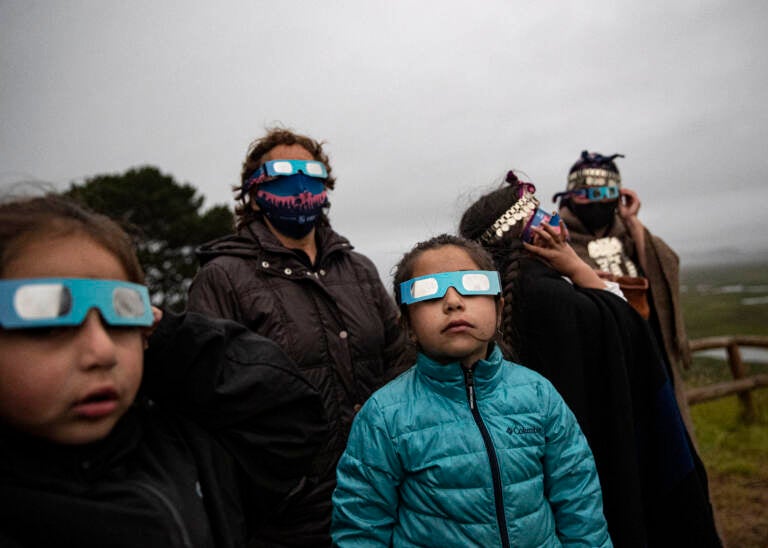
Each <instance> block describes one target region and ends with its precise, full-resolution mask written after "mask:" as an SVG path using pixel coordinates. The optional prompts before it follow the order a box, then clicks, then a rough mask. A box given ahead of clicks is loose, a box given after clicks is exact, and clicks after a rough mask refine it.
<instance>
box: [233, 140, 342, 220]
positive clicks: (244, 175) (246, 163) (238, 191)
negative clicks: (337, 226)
mask: <svg viewBox="0 0 768 548" xmlns="http://www.w3.org/2000/svg"><path fill="white" fill-rule="evenodd" d="M324 144H325V143H324V142H322V141H316V140H315V139H312V138H311V137H308V136H307V135H302V134H300V133H296V132H294V131H293V130H290V129H287V128H282V127H271V128H267V133H266V135H264V136H263V137H260V138H259V139H256V140H254V141H252V142H251V144H250V145H248V152H247V153H246V155H245V160H243V166H242V169H241V170H240V184H239V185H235V186H234V187H232V191H233V192H234V193H235V195H236V199H239V200H240V203H238V204H237V205H236V206H235V216H236V218H237V222H236V224H237V228H240V227H242V226H244V225H247V224H248V223H250V222H251V221H252V220H254V219H255V218H258V217H260V216H261V212H259V211H254V210H253V209H252V208H251V206H250V204H249V203H248V200H247V198H246V197H245V196H242V197H241V195H242V190H243V185H244V184H245V182H246V181H247V180H248V177H249V176H250V175H251V174H252V173H253V172H254V171H256V170H257V169H259V168H260V167H261V165H262V164H263V163H264V156H266V155H267V153H268V152H269V151H270V150H272V149H273V148H275V147H277V146H279V145H285V146H291V145H299V146H300V147H302V148H303V149H305V150H306V151H307V152H309V153H310V154H311V155H312V157H313V158H314V159H315V160H317V161H318V162H322V163H323V164H325V169H326V170H327V172H328V178H327V179H326V180H325V181H324V182H325V187H326V188H327V189H328V190H333V189H334V188H335V186H336V178H335V177H333V175H331V171H332V168H331V164H330V161H329V160H328V155H327V154H326V153H325V151H324V150H323V145H324ZM319 224H322V225H327V224H329V223H328V217H327V215H326V214H325V213H323V214H322V216H321V217H320V220H319Z"/></svg>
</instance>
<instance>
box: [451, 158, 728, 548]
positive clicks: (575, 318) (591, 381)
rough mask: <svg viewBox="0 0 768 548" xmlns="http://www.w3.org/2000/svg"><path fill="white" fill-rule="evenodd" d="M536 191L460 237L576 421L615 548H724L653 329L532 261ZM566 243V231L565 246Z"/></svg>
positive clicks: (472, 217)
mask: <svg viewBox="0 0 768 548" xmlns="http://www.w3.org/2000/svg"><path fill="white" fill-rule="evenodd" d="M534 191H535V188H534V187H533V185H530V184H529V183H521V182H520V181H519V180H518V178H517V176H516V175H515V174H514V173H513V172H512V171H510V172H509V173H508V174H507V177H506V183H504V184H503V185H502V186H501V187H500V188H498V189H496V190H494V191H492V192H489V193H487V194H485V195H484V196H482V197H481V198H480V199H478V200H477V201H476V202H475V203H474V204H472V205H471V206H470V207H469V208H468V209H467V210H466V211H465V212H464V215H463V217H462V219H461V223H460V228H459V232H460V233H461V235H462V236H464V237H466V238H471V239H475V240H478V241H480V242H481V243H482V244H483V245H484V247H485V248H486V249H487V250H488V251H489V252H490V253H491V254H492V256H493V257H494V262H495V264H496V268H497V269H498V270H499V272H500V273H501V276H502V287H503V297H504V302H505V306H504V311H503V318H502V331H503V340H504V343H505V344H506V346H507V347H509V348H510V349H511V351H512V352H513V353H514V355H515V356H516V357H517V359H518V360H517V361H519V363H521V364H523V365H525V366H527V367H529V368H531V369H534V370H535V371H538V372H540V373H541V374H543V375H544V376H545V377H547V378H548V379H549V380H550V381H552V383H553V384H554V385H555V387H556V388H557V389H558V391H559V392H560V393H561V394H562V395H563V398H564V399H565V401H566V403H567V404H568V405H569V406H570V407H571V409H572V410H573V412H574V414H575V415H576V417H577V419H578V421H579V424H580V425H581V428H582V430H583V431H584V434H585V435H586V437H587V440H588V441H589V444H590V446H591V448H592V452H593V454H594V457H595V463H596V465H597V471H598V474H599V476H600V483H601V486H602V489H603V503H604V510H605V517H606V521H607V522H608V530H609V532H610V534H611V538H612V539H613V542H614V544H615V545H616V546H668V545H669V546H681V545H691V546H694V545H695V546H719V545H720V541H719V539H718V536H717V533H716V531H715V527H714V519H713V516H712V509H711V506H710V503H709V499H708V494H707V482H706V475H705V472H704V468H703V465H702V463H701V461H700V459H699V458H698V455H697V454H696V452H695V449H694V447H693V445H692V444H691V442H690V438H689V437H688V435H687V432H686V430H685V427H684V425H683V422H682V419H681V416H680V411H679V409H678V407H677V405H676V402H675V398H674V392H673V390H672V387H671V384H670V382H669V379H668V377H667V375H666V372H665V368H664V364H663V358H662V356H661V354H660V352H659V350H658V348H657V347H656V345H655V342H654V338H653V336H652V334H651V332H650V329H649V327H648V324H647V322H646V321H645V320H644V319H643V318H642V317H641V316H640V315H639V314H638V313H637V312H635V310H634V309H632V308H631V307H630V306H629V304H628V303H627V302H626V301H624V300H622V299H620V298H617V296H616V295H614V294H612V293H611V292H610V291H605V290H603V289H596V288H594V286H593V287H580V286H579V285H578V284H574V283H573V282H572V281H571V280H569V279H565V278H563V276H561V274H562V272H560V271H558V270H555V269H554V268H553V267H552V266H551V265H550V264H548V263H547V262H546V261H545V260H542V259H540V258H539V257H538V256H537V255H535V254H533V253H529V252H528V251H535V250H534V249H533V247H532V246H530V245H528V244H525V243H524V242H523V238H525V237H526V236H527V234H528V233H527V231H526V228H527V225H528V223H529V222H530V220H531V219H532V218H533V216H534V213H535V211H536V209H537V207H538V200H536V198H535V196H534V195H533V192H534ZM523 202H530V203H532V204H534V205H533V207H526V208H521V206H520V205H519V204H522V203H523ZM509 211H514V213H513V214H512V216H511V218H510V217H509V216H508V214H507V212H509ZM505 218H506V219H508V220H504V219H505ZM505 226H506V228H505ZM539 232H541V231H540V230H539ZM551 232H552V234H554V231H551ZM566 234H567V228H566V227H565V225H561V231H560V235H559V237H560V238H561V240H560V243H561V244H562V243H563V240H564V238H565V236H566ZM574 281H575V280H574Z"/></svg>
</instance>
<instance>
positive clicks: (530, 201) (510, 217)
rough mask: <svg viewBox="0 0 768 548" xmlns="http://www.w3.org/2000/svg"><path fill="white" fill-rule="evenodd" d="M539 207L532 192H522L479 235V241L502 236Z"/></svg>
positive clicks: (484, 241) (487, 241)
mask: <svg viewBox="0 0 768 548" xmlns="http://www.w3.org/2000/svg"><path fill="white" fill-rule="evenodd" d="M537 207H539V201H538V200H537V199H536V197H535V196H534V195H533V194H528V193H526V194H524V195H523V197H522V198H520V199H519V200H518V201H517V202H515V203H514V204H512V207H510V208H509V209H508V210H506V211H505V212H504V213H503V214H502V215H501V217H499V218H498V219H496V222H495V223H493V224H492V225H491V226H490V227H489V228H488V230H486V231H485V232H483V234H482V235H481V236H480V238H479V240H480V242H482V243H484V244H489V243H491V242H493V240H495V239H496V238H501V237H502V236H504V233H505V232H509V229H510V228H512V227H513V226H515V225H516V224H517V223H519V222H520V221H522V220H524V219H528V217H529V216H530V214H531V213H532V212H534V211H535V210H536V208H537Z"/></svg>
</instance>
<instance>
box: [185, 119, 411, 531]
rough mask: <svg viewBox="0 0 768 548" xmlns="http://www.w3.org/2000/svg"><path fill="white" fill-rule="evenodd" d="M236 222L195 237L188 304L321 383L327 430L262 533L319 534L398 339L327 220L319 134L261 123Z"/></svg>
mask: <svg viewBox="0 0 768 548" xmlns="http://www.w3.org/2000/svg"><path fill="white" fill-rule="evenodd" d="M241 183H242V184H241V185H240V186H238V187H237V188H236V189H235V191H236V192H237V194H238V200H239V205H238V207H237V208H236V210H235V212H236V215H237V233H236V234H235V235H233V236H227V237H224V238H221V239H218V240H216V241H214V242H211V243H209V244H206V245H204V246H202V247H201V248H200V249H199V250H198V257H199V259H200V262H201V264H202V267H201V269H200V271H199V273H198V274H197V276H196V278H195V280H194V281H193V283H192V286H191V288H190V294H189V305H188V306H189V309H190V310H192V311H196V312H202V313H205V314H209V315H213V316H218V317H223V318H230V319H233V320H236V321H238V322H240V323H243V324H245V325H246V326H247V327H249V328H250V329H252V330H253V331H255V332H257V333H259V334H261V335H264V336H266V337H269V338H271V339H272V340H274V341H276V342H277V343H278V344H279V345H280V346H281V347H282V348H283V350H284V351H285V352H286V353H287V354H288V355H289V356H290V357H291V358H293V360H294V361H295V362H296V363H297V364H298V365H299V367H300V369H301V370H302V371H303V373H304V374H305V376H306V377H307V379H309V381H310V382H312V384H314V385H315V386H316V387H318V389H319V390H320V392H321V395H322V397H323V399H324V403H325V412H326V416H327V421H328V423H329V427H330V432H331V433H330V436H329V437H328V438H327V440H326V442H325V444H324V446H323V448H322V449H321V451H320V453H319V454H318V456H317V458H316V459H315V461H314V469H313V473H312V475H311V476H310V477H309V478H307V481H306V484H305V485H304V486H303V488H302V489H300V490H299V491H298V492H297V493H296V494H295V497H294V498H293V501H292V502H291V503H290V504H289V505H288V506H287V507H286V508H285V510H284V511H283V512H282V516H283V517H282V519H279V520H277V521H275V522H274V523H273V524H272V527H271V528H270V529H269V530H268V531H263V532H262V533H261V536H262V537H266V538H269V539H270V543H269V545H270V546H329V545H330V543H331V539H330V533H329V527H330V518H331V494H332V492H333V489H334V487H335V485H336V477H335V468H336V463H337V461H338V459H339V457H340V456H341V453H342V451H343V450H344V447H345V445H346V441H347V436H348V434H349V429H350V427H351V424H352V418H353V417H354V414H355V412H356V411H357V409H359V408H360V406H361V405H362V404H363V403H364V402H365V400H366V399H367V398H368V396H370V395H371V393H372V392H373V391H374V390H375V389H377V388H378V387H379V386H381V385H382V384H383V383H384V381H385V380H386V379H387V378H388V377H389V376H390V375H391V374H392V371H393V367H394V365H395V363H396V360H397V358H398V356H399V354H400V352H401V349H402V347H403V346H404V335H403V334H402V333H401V331H400V328H399V326H398V312H397V308H396V307H395V304H394V301H393V300H392V299H391V297H390V296H389V295H388V294H387V292H386V290H385V289H384V286H383V284H382V283H381V279H380V278H379V275H378V273H377V271H376V268H375V267H374V265H373V263H372V262H371V261H370V260H369V259H368V258H367V257H365V256H363V255H361V254H359V253H357V252H355V251H353V248H352V246H351V244H350V243H349V241H348V240H347V239H345V238H343V237H342V236H340V235H339V234H337V233H336V232H334V230H333V229H332V228H331V225H330V222H329V221H328V217H327V216H326V214H325V209H326V208H327V205H328V199H327V192H328V191H329V190H332V189H333V188H334V185H335V179H334V178H333V177H332V176H331V166H330V164H329V162H328V157H327V155H326V154H325V152H324V151H323V147H322V145H321V143H319V142H317V141H315V140H314V139H311V138H310V137H307V136H304V135H300V134H297V133H294V132H292V131H289V130H286V129H271V130H269V131H268V133H267V134H266V135H265V136H264V137H263V138H261V139H259V140H257V141H255V142H254V143H252V145H251V147H250V149H249V151H248V154H247V156H246V159H245V162H244V163H243V169H242V177H241Z"/></svg>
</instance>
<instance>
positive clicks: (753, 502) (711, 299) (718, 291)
mask: <svg viewBox="0 0 768 548" xmlns="http://www.w3.org/2000/svg"><path fill="white" fill-rule="evenodd" d="M681 281H682V285H683V286H684V289H685V291H684V292H683V293H682V302H683V310H684V314H685V319H686V326H687V329H688V335H689V338H691V339H695V338H700V337H710V336H717V335H764V336H768V263H765V264H750V265H724V266H718V267H709V268H704V267H698V268H691V269H684V270H683V273H682V280H681ZM746 361H748V360H746ZM749 368H750V370H751V372H753V373H757V372H761V373H768V363H756V362H753V363H749ZM684 378H685V380H686V382H687V383H688V386H699V385H704V384H711V383H713V382H718V381H722V380H726V379H730V378H731V375H730V370H729V369H728V366H727V364H726V362H725V361H723V360H719V359H713V358H708V357H702V356H701V355H698V356H695V357H694V363H693V366H692V367H691V369H690V370H689V371H686V372H685V375H684ZM752 398H753V402H754V404H755V407H756V409H757V415H758V417H757V420H756V421H755V422H754V423H752V424H745V423H744V421H743V420H742V417H741V406H740V402H739V400H738V398H737V397H736V396H729V397H727V398H723V399H720V400H715V401H712V402H707V403H700V404H697V405H694V406H693V407H692V408H691V414H692V416H693V421H694V425H695V430H696V437H697V442H698V447H699V452H700V454H701V457H702V460H703V461H704V463H705V465H706V467H707V470H708V474H709V479H710V487H711V492H712V499H713V504H714V506H715V510H716V514H717V516H718V521H719V525H720V530H721V533H722V534H723V537H724V540H725V541H726V543H727V546H730V547H739V548H741V547H746V548H749V547H760V548H764V547H765V546H768V510H766V508H768V388H761V389H759V390H755V391H753V392H752Z"/></svg>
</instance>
